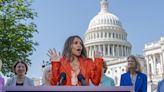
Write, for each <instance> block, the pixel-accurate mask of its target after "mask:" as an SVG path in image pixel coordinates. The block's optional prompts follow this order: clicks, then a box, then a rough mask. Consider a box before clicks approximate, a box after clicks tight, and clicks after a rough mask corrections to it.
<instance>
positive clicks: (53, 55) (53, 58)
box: [47, 48, 61, 62]
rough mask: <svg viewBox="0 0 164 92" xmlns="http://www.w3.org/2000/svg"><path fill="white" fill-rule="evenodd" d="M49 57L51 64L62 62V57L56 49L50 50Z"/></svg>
mask: <svg viewBox="0 0 164 92" xmlns="http://www.w3.org/2000/svg"><path fill="white" fill-rule="evenodd" d="M47 55H48V56H49V57H50V60H51V62H52V61H56V62H59V61H60V58H61V56H60V55H58V54H57V53H56V50H55V48H54V49H53V50H52V49H50V50H48V53H47Z"/></svg>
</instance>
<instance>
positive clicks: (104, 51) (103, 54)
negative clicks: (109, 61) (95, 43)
mask: <svg viewBox="0 0 164 92" xmlns="http://www.w3.org/2000/svg"><path fill="white" fill-rule="evenodd" d="M103 56H106V55H105V44H103Z"/></svg>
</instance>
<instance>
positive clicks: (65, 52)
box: [62, 35, 87, 60]
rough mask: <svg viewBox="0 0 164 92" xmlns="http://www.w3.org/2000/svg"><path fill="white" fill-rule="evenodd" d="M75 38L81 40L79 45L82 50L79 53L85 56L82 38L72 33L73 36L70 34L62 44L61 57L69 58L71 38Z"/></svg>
mask: <svg viewBox="0 0 164 92" xmlns="http://www.w3.org/2000/svg"><path fill="white" fill-rule="evenodd" d="M75 38H79V39H80V40H81V46H82V51H81V55H80V56H82V57H83V58H86V57H87V55H86V49H85V47H84V43H83V41H82V39H81V38H80V37H79V36H78V35H74V36H70V37H68V38H67V40H66V41H65V44H64V49H63V52H62V56H63V58H66V59H67V60H71V59H72V57H73V55H72V51H71V49H72V48H71V46H72V44H73V40H74V39H75Z"/></svg>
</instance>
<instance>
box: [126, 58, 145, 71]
mask: <svg viewBox="0 0 164 92" xmlns="http://www.w3.org/2000/svg"><path fill="white" fill-rule="evenodd" d="M129 58H132V59H133V60H134V61H135V63H136V71H138V72H141V71H142V70H141V64H140V63H139V61H138V59H137V58H136V57H135V56H134V55H130V56H128V57H127V61H128V59H129ZM126 71H129V68H128V67H127V69H126Z"/></svg>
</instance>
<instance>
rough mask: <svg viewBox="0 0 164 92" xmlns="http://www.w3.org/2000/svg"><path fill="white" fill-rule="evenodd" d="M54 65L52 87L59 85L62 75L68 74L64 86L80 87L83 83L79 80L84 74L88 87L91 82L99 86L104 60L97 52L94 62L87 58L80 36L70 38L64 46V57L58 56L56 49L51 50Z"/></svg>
mask: <svg viewBox="0 0 164 92" xmlns="http://www.w3.org/2000/svg"><path fill="white" fill-rule="evenodd" d="M48 55H49V56H50V59H51V63H52V78H51V85H57V83H59V81H60V74H61V73H63V72H64V73H65V74H66V80H64V82H63V84H62V85H67V86H79V85H82V83H81V82H80V81H79V80H78V77H77V76H78V75H79V74H82V75H83V77H84V80H85V82H86V84H87V85H89V80H91V81H92V83H93V84H94V85H99V83H100V80H101V76H102V75H101V74H102V66H103V59H102V57H101V54H100V52H98V51H97V52H95V55H94V57H95V59H94V62H93V60H92V59H89V58H87V55H86V49H85V47H84V44H83V41H82V39H81V38H80V37H79V36H70V37H69V38H68V39H67V40H66V42H65V45H64V49H63V53H62V57H60V56H59V55H57V53H56V51H55V49H54V50H51V49H50V50H49V51H48Z"/></svg>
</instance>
